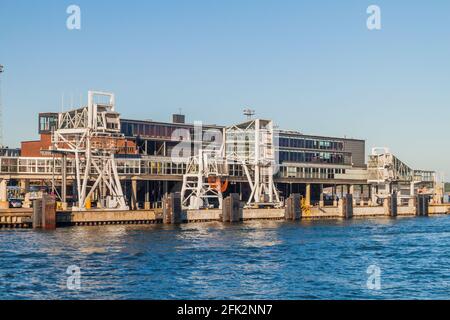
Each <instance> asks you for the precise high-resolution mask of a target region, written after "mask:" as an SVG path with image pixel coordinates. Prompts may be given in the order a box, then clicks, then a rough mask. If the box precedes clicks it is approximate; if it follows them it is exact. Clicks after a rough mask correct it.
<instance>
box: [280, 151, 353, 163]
mask: <svg viewBox="0 0 450 320" xmlns="http://www.w3.org/2000/svg"><path fill="white" fill-rule="evenodd" d="M279 156H280V162H281V163H283V162H312V163H332V164H345V163H346V161H347V162H348V159H346V157H345V156H344V154H342V153H331V152H306V151H280V153H279Z"/></svg>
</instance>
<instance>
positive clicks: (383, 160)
mask: <svg viewBox="0 0 450 320" xmlns="http://www.w3.org/2000/svg"><path fill="white" fill-rule="evenodd" d="M367 171H368V177H367V182H368V183H369V184H372V186H377V187H382V189H383V190H384V193H383V195H387V194H390V193H391V192H392V190H391V187H392V185H393V184H397V185H401V184H403V185H407V184H409V185H410V196H412V195H414V188H415V185H419V184H428V185H431V186H433V185H434V183H435V172H433V171H424V170H414V169H412V168H411V167H409V166H408V165H406V164H405V163H404V162H402V161H401V160H399V159H398V158H397V157H396V156H395V155H393V154H392V153H391V152H390V150H389V149H388V148H386V147H381V148H380V147H376V148H372V153H371V154H370V155H369V162H368V166H367ZM380 195H381V194H379V195H378V196H380Z"/></svg>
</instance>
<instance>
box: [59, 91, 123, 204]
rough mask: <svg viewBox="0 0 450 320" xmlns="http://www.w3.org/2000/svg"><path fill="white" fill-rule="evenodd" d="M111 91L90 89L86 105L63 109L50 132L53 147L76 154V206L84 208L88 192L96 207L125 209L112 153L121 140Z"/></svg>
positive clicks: (70, 154)
mask: <svg viewBox="0 0 450 320" xmlns="http://www.w3.org/2000/svg"><path fill="white" fill-rule="evenodd" d="M124 139H125V138H124V136H123V135H122V134H121V131H120V119H119V113H117V112H115V97H114V94H112V93H106V92H98V91H89V92H88V105H87V107H82V108H79V109H75V110H71V111H67V112H62V113H60V114H59V116H58V126H57V129H56V130H55V131H54V133H53V137H52V143H53V149H54V150H56V151H57V152H60V153H64V154H67V155H69V156H72V157H74V158H75V175H76V182H77V194H78V206H76V207H74V208H73V209H74V210H86V209H87V207H89V205H88V203H89V202H90V199H91V196H93V195H94V194H95V195H97V197H98V199H99V203H98V205H97V206H98V207H102V208H107V209H109V210H111V209H117V210H127V209H128V207H127V205H126V202H125V198H124V195H123V191H122V187H121V184H120V180H119V176H118V172H117V167H116V162H115V159H114V154H115V153H116V152H117V150H118V148H119V143H120V142H121V141H124Z"/></svg>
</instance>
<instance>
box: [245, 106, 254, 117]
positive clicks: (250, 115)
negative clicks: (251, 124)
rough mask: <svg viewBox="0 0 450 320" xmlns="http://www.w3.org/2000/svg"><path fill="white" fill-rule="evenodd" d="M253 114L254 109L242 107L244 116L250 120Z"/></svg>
mask: <svg viewBox="0 0 450 320" xmlns="http://www.w3.org/2000/svg"><path fill="white" fill-rule="evenodd" d="M255 114H256V112H255V110H252V109H248V108H247V109H244V116H246V117H247V119H248V120H251V119H252V118H253V116H254V115H255Z"/></svg>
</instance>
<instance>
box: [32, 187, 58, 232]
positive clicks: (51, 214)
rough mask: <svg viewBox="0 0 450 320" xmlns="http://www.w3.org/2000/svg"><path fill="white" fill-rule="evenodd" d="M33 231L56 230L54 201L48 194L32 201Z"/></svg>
mask: <svg viewBox="0 0 450 320" xmlns="http://www.w3.org/2000/svg"><path fill="white" fill-rule="evenodd" d="M32 221H33V229H40V228H42V229H46V230H55V229H56V200H55V198H54V197H53V196H51V195H49V194H43V195H42V199H36V200H34V201H33V217H32Z"/></svg>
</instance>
